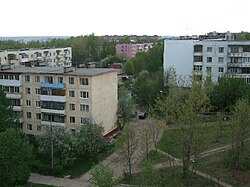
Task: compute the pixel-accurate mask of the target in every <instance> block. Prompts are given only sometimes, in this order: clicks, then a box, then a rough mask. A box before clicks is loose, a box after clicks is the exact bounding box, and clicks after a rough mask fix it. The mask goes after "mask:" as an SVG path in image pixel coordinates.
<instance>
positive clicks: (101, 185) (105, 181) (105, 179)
mask: <svg viewBox="0 0 250 187" xmlns="http://www.w3.org/2000/svg"><path fill="white" fill-rule="evenodd" d="M90 173H91V175H92V178H91V186H93V187H112V186H114V184H115V181H114V179H113V177H114V171H113V170H111V169H110V168H108V167H105V166H104V165H103V164H98V165H96V166H94V167H93V168H92V169H91V171H90Z"/></svg>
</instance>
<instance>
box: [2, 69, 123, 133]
mask: <svg viewBox="0 0 250 187" xmlns="http://www.w3.org/2000/svg"><path fill="white" fill-rule="evenodd" d="M117 84H118V80H117V72H116V71H115V70H113V69H101V68H93V69H86V68H79V69H75V68H72V67H71V68H65V67H64V68H63V67H15V68H12V69H5V70H0V85H2V86H3V88H4V90H5V93H6V97H7V98H9V99H11V101H12V104H13V110H14V112H15V114H16V115H17V116H18V117H19V119H20V127H21V128H22V129H23V131H24V132H25V133H28V134H36V133H37V131H40V130H41V125H58V126H63V127H66V128H67V129H69V130H71V131H75V130H78V129H79V127H80V126H81V125H86V124H88V123H90V122H91V123H98V124H100V125H102V126H103V127H104V135H105V134H108V133H109V132H111V131H113V130H114V129H116V121H117V118H116V112H117Z"/></svg>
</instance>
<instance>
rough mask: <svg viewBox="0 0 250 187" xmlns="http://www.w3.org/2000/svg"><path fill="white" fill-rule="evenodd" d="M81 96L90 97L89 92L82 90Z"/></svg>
mask: <svg viewBox="0 0 250 187" xmlns="http://www.w3.org/2000/svg"><path fill="white" fill-rule="evenodd" d="M80 97H81V98H83V99H88V98H89V92H85V91H81V92H80Z"/></svg>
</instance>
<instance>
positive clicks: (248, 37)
mask: <svg viewBox="0 0 250 187" xmlns="http://www.w3.org/2000/svg"><path fill="white" fill-rule="evenodd" d="M236 40H250V33H249V32H241V33H239V34H237V35H236Z"/></svg>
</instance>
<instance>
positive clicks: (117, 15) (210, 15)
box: [0, 0, 250, 37]
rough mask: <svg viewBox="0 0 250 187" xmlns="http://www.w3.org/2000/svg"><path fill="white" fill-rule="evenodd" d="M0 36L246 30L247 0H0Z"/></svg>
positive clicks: (248, 23)
mask: <svg viewBox="0 0 250 187" xmlns="http://www.w3.org/2000/svg"><path fill="white" fill-rule="evenodd" d="M0 7H1V8H0V9H1V10H0V17H1V21H0V23H1V24H0V37H3V36H79V35H86V34H91V33H94V34H95V35H99V36H100V35H130V34H136V35H159V36H179V35H199V34H205V33H208V32H211V31H217V32H226V31H230V32H241V31H250V19H249V18H250V16H249V7H250V0H206V1H205V0H171V1H170V0H67V1H66V0H2V1H1V3H0Z"/></svg>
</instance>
